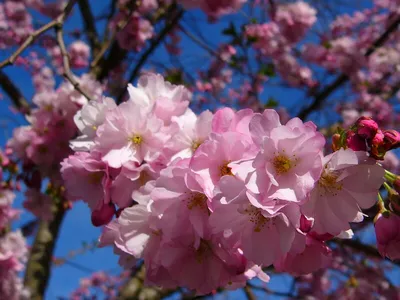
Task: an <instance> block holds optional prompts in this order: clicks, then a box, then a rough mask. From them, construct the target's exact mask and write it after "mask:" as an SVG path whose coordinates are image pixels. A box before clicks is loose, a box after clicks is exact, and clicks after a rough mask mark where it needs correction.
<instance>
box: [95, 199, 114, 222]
mask: <svg viewBox="0 0 400 300" xmlns="http://www.w3.org/2000/svg"><path fill="white" fill-rule="evenodd" d="M114 214H115V205H114V204H113V203H111V202H110V203H109V204H104V205H103V206H102V207H101V208H100V209H98V210H94V211H92V224H93V225H94V226H96V227H99V226H103V225H106V224H108V223H110V222H111V220H112V218H113V216H114Z"/></svg>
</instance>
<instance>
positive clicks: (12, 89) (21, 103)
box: [0, 70, 30, 114]
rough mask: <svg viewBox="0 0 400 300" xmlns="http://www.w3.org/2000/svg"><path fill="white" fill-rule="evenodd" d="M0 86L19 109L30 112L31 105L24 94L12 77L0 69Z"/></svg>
mask: <svg viewBox="0 0 400 300" xmlns="http://www.w3.org/2000/svg"><path fill="white" fill-rule="evenodd" d="M0 86H1V88H2V89H3V90H4V91H5V92H6V93H7V95H8V96H9V97H10V99H11V101H12V102H13V103H14V105H15V106H16V107H17V108H18V110H19V111H20V112H22V113H24V114H28V113H29V111H30V106H29V103H28V101H27V100H26V98H25V97H24V95H22V93H21V92H20V90H19V89H18V88H17V87H16V86H15V84H14V83H13V82H12V81H11V79H10V78H9V77H8V76H7V75H6V74H5V73H4V72H3V71H1V70H0Z"/></svg>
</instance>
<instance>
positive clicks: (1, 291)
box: [0, 152, 29, 300]
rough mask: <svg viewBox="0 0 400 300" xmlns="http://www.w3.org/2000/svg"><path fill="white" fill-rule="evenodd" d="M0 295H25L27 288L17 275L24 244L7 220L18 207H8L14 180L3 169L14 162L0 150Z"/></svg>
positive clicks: (18, 298)
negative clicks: (9, 178)
mask: <svg viewBox="0 0 400 300" xmlns="http://www.w3.org/2000/svg"><path fill="white" fill-rule="evenodd" d="M0 164H1V165H0V295H1V296H2V297H4V299H10V300H21V299H29V292H28V290H26V289H25V288H24V286H23V284H22V279H21V278H20V277H19V276H18V274H19V272H21V271H22V270H24V268H25V265H24V264H25V263H26V260H27V254H28V249H27V244H26V240H25V238H24V237H23V235H22V234H21V231H14V232H12V231H11V230H10V229H11V222H12V221H13V220H15V219H16V218H18V217H19V214H20V211H19V210H16V209H15V208H13V207H12V205H13V202H14V199H15V193H14V190H15V189H17V188H18V186H17V185H16V184H15V182H12V181H11V180H7V179H6V174H5V173H6V172H7V173H9V172H14V171H15V167H16V165H15V163H14V162H12V161H11V160H10V159H9V158H8V156H6V155H5V154H4V153H1V152H0ZM7 175H8V174H7Z"/></svg>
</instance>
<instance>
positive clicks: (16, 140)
mask: <svg viewBox="0 0 400 300" xmlns="http://www.w3.org/2000/svg"><path fill="white" fill-rule="evenodd" d="M78 81H79V83H80V85H81V87H82V88H83V89H84V90H87V92H88V93H89V95H91V96H92V97H93V98H96V97H100V96H101V94H102V92H103V91H102V87H101V85H100V84H98V83H97V82H95V81H94V80H93V79H91V77H90V76H88V75H83V76H82V77H81V78H78ZM87 102H88V100H87V99H86V98H85V97H84V96H83V95H81V94H80V93H79V92H78V91H76V90H75V88H74V87H73V86H72V85H71V84H70V83H68V82H65V83H63V84H62V85H61V86H60V87H59V88H58V89H56V90H47V89H46V90H44V91H41V92H38V93H37V94H35V96H34V98H33V103H34V104H36V106H37V107H36V108H34V109H32V110H31V112H30V115H29V116H27V119H28V121H29V123H30V124H29V125H28V126H22V127H18V128H16V129H15V130H14V133H13V137H12V138H11V139H10V140H9V141H8V143H7V148H8V151H10V152H11V153H12V154H13V156H14V157H15V158H16V159H17V160H18V163H20V164H21V165H22V170H23V174H22V177H23V178H21V179H22V180H23V181H24V183H25V184H26V186H27V190H26V191H25V197H26V198H25V202H24V207H25V208H26V209H27V210H29V211H30V212H32V213H33V214H34V215H36V216H37V217H39V218H41V219H43V220H50V219H51V218H52V213H51V198H50V197H49V196H48V195H46V194H44V193H42V192H41V187H42V180H43V179H44V178H49V179H50V181H51V182H52V183H53V184H55V185H56V186H61V185H62V179H61V176H60V173H59V169H60V162H61V161H62V160H63V159H64V158H65V157H67V156H68V155H69V154H71V152H72V151H71V149H70V147H69V140H71V139H73V138H74V137H75V136H76V135H77V132H78V129H77V127H76V125H75V123H74V116H75V114H76V113H77V111H78V110H79V109H80V108H81V107H82V105H84V104H86V103H87Z"/></svg>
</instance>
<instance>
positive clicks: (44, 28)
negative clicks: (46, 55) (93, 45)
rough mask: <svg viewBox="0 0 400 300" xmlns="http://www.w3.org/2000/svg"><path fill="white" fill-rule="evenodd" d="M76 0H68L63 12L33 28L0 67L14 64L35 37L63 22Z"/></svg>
mask: <svg viewBox="0 0 400 300" xmlns="http://www.w3.org/2000/svg"><path fill="white" fill-rule="evenodd" d="M76 1H77V0H70V1H69V2H68V4H67V6H66V7H65V8H64V10H63V12H62V13H61V14H60V15H59V16H58V17H57V18H56V19H54V20H53V21H51V22H49V23H47V24H45V25H43V26H42V27H40V28H39V29H37V30H35V31H34V32H33V33H31V34H30V35H29V37H28V38H27V39H26V40H25V42H24V43H23V44H22V45H21V46H20V47H19V48H18V49H17V50H16V51H15V52H14V53H13V54H11V56H10V57H9V58H7V59H6V60H4V61H3V62H1V63H0V69H1V68H3V67H6V66H9V65H12V64H14V62H15V61H16V59H17V58H18V57H19V56H20V55H21V54H22V52H24V51H25V49H26V48H28V47H29V46H30V45H31V44H32V43H33V42H34V41H36V39H37V38H38V37H39V36H40V35H41V34H43V33H45V32H46V31H48V30H49V29H51V28H53V27H56V26H57V25H59V24H60V22H64V20H65V18H66V17H67V16H68V15H69V14H70V12H71V10H72V7H73V6H74V4H75V2H76Z"/></svg>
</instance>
